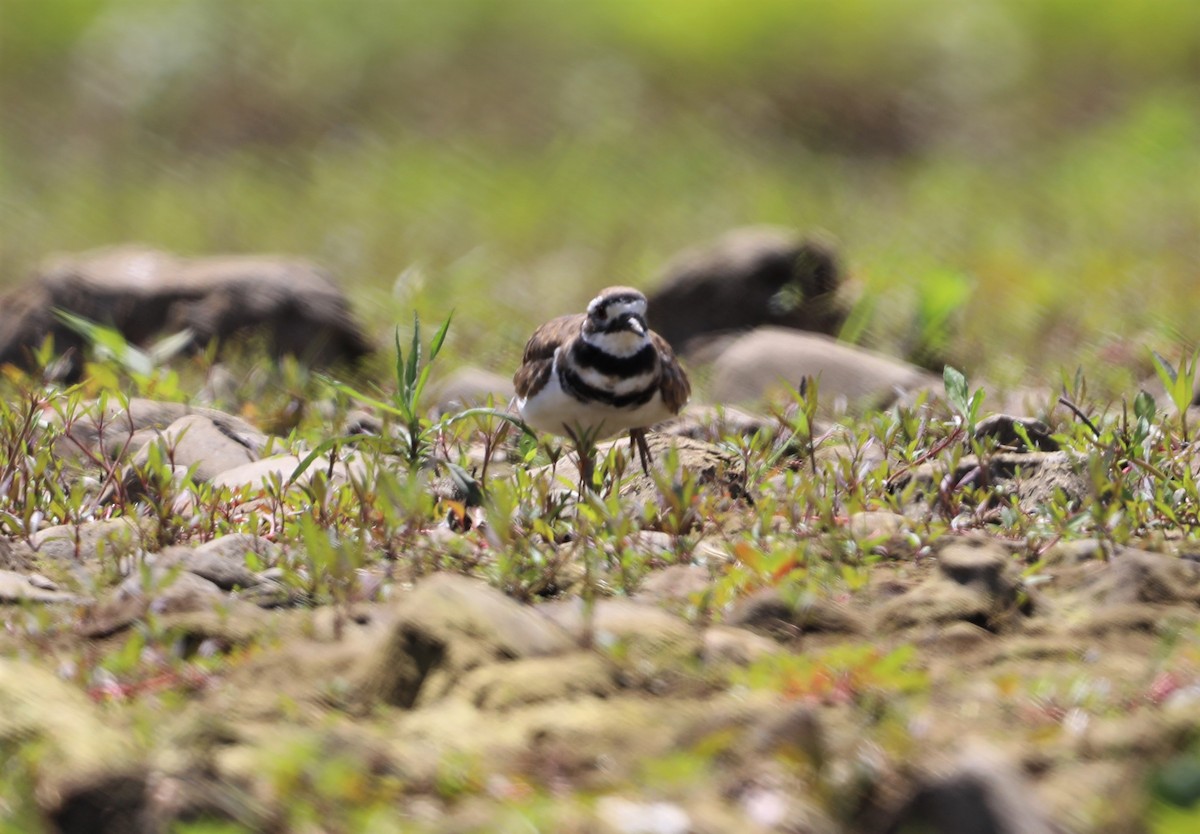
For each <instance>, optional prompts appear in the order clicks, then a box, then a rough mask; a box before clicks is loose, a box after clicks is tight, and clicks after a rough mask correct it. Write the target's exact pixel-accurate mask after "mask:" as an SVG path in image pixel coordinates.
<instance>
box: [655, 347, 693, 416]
mask: <svg viewBox="0 0 1200 834" xmlns="http://www.w3.org/2000/svg"><path fill="white" fill-rule="evenodd" d="M650 339H651V340H652V341H653V342H654V347H656V348H657V349H658V358H659V361H660V362H661V363H662V379H661V380H660V381H659V389H660V390H661V391H662V398H663V402H664V403H665V404H666V406H667V408H669V409H671V413H673V414H678V413H679V410H680V409H682V408H683V407H684V406H685V405H687V401H688V397H690V396H691V395H692V384H691V383H690V382H688V378H687V373H685V372H684V370H683V367H682V366H681V365H680V364H679V360H678V359H676V358H675V351H673V350H671V345H670V344H668V343H667V340H666V339H664V338H663V337H662V336H659V335H658V334H657V333H655V332H654V331H653V330H652V331H650Z"/></svg>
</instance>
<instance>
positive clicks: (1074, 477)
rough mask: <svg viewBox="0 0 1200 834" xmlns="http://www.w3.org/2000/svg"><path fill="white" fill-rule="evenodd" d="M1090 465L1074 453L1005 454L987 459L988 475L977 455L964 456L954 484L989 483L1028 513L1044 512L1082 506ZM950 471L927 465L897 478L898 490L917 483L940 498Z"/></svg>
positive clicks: (954, 477) (1089, 486) (939, 466)
mask: <svg viewBox="0 0 1200 834" xmlns="http://www.w3.org/2000/svg"><path fill="white" fill-rule="evenodd" d="M1086 469H1087V464H1086V462H1085V461H1084V459H1083V458H1082V457H1081V456H1078V455H1075V454H1073V453H1071V452H1067V451H1060V452H1024V453H1022V452H1001V453H999V454H996V455H991V456H989V457H988V459H987V472H986V473H985V472H984V471H983V468H982V464H981V463H980V460H979V458H978V457H976V456H975V455H964V456H963V457H962V458H960V459H959V461H958V466H957V467H956V468H955V470H954V473H953V475H952V476H951V477H950V478H949V480H950V481H952V482H953V483H966V482H974V483H982V482H985V481H986V482H987V483H988V484H990V485H991V487H992V488H993V491H996V492H998V493H1009V494H1015V495H1016V496H1017V502H1018V504H1019V506H1020V507H1021V508H1022V509H1023V510H1024V511H1025V512H1028V513H1034V512H1038V511H1040V510H1041V509H1042V508H1044V507H1045V506H1046V505H1047V504H1049V503H1050V502H1051V501H1056V500H1060V499H1059V498H1058V497H1056V496H1057V494H1058V493H1061V500H1065V501H1067V502H1074V503H1076V504H1078V503H1079V502H1080V501H1082V500H1083V498H1084V497H1085V496H1087V495H1088V494H1089V492H1090V490H1091V484H1090V482H1089V480H1088V477H1087V472H1086ZM945 476H946V470H945V467H944V466H943V465H942V464H940V463H925V464H922V465H920V466H918V467H917V468H916V469H914V470H912V472H910V473H907V475H906V476H905V477H902V478H897V480H896V482H895V484H894V486H895V488H903V487H904V486H905V485H906V484H907V483H908V482H909V481H910V480H911V479H916V481H917V483H918V486H919V488H921V489H924V490H926V491H928V492H930V493H933V494H936V493H937V491H938V486H939V484H941V483H942V481H943V479H945Z"/></svg>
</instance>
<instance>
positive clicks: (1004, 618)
mask: <svg viewBox="0 0 1200 834" xmlns="http://www.w3.org/2000/svg"><path fill="white" fill-rule="evenodd" d="M943 541H944V543H943V544H941V547H940V549H939V551H938V572H937V573H936V574H934V575H933V576H931V577H929V578H928V579H926V580H925V581H924V582H922V583H921V584H919V585H917V586H916V587H915V588H913V589H912V590H910V591H908V592H906V593H903V594H901V595H900V596H898V597H895V598H893V599H891V600H889V601H887V602H885V603H883V604H882V605H881V606H880V607H879V609H878V612H877V618H876V626H877V628H879V629H880V630H882V631H897V630H900V629H905V628H913V627H918V626H926V627H935V628H937V627H945V626H948V625H951V624H953V623H957V622H968V623H972V624H974V625H977V626H979V627H981V628H985V629H987V630H988V631H991V632H994V633H995V632H1002V631H1005V630H1008V629H1010V628H1011V627H1012V626H1013V625H1014V624H1015V623H1016V621H1017V620H1018V618H1019V617H1020V616H1022V615H1027V614H1029V613H1031V611H1032V603H1031V602H1030V600H1029V597H1028V596H1027V593H1028V592H1025V591H1023V589H1022V587H1021V579H1020V573H1019V572H1018V571H1017V569H1016V567H1015V566H1014V565H1013V563H1012V559H1011V557H1010V556H1009V554H1008V552H1007V551H1006V550H1005V549H1004V548H1003V547H1001V546H1000V545H998V544H996V543H995V542H992V541H991V540H988V539H984V538H980V539H973V538H952V539H949V540H948V541H947V540H943Z"/></svg>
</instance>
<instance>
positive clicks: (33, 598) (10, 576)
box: [0, 569, 81, 604]
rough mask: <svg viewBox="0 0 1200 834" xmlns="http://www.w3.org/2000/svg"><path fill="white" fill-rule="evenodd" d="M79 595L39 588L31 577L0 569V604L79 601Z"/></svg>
mask: <svg viewBox="0 0 1200 834" xmlns="http://www.w3.org/2000/svg"><path fill="white" fill-rule="evenodd" d="M79 601H81V600H80V598H79V597H77V596H75V595H74V594H68V593H64V592H62V591H55V590H49V589H46V588H41V587H39V586H38V585H37V584H35V583H34V582H33V581H32V577H29V576H26V575H25V574H23V573H17V572H16V571H11V570H3V569H0V604H2V603H12V602H15V603H22V602H79Z"/></svg>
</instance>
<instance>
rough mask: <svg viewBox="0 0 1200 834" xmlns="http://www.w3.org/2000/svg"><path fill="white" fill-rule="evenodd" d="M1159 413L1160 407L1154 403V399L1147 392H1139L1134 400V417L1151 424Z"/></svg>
mask: <svg viewBox="0 0 1200 834" xmlns="http://www.w3.org/2000/svg"><path fill="white" fill-rule="evenodd" d="M1157 411H1158V405H1157V404H1156V403H1155V402H1154V397H1153V395H1151V394H1150V393H1149V392H1147V391H1139V392H1138V395H1137V396H1136V397H1134V398H1133V416H1135V417H1137V418H1138V419H1141V420H1145V421H1146V422H1151V421H1153V420H1154V415H1155V413H1156V412H1157Z"/></svg>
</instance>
